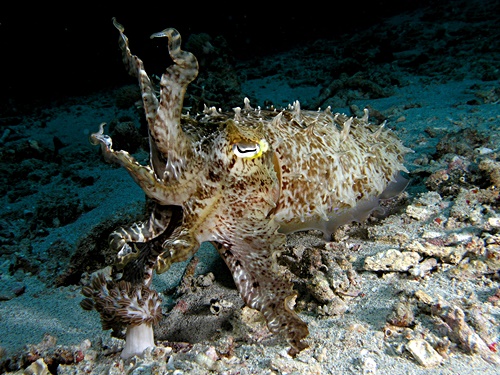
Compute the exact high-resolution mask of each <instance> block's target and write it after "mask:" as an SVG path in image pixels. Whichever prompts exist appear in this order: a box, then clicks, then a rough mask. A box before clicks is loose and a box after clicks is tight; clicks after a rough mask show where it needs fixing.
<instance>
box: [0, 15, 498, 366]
mask: <svg viewBox="0 0 500 375" xmlns="http://www.w3.org/2000/svg"><path fill="white" fill-rule="evenodd" d="M474 9H475V10H474V11H476V12H478V13H479V15H481V12H484V13H485V14H487V13H488V9H479V8H478V9H476V8H474ZM469 11H471V12H472V10H470V9H469ZM419 12H420V13H419ZM429 13H432V12H431V11H430V10H429V9H423V10H419V11H416V12H415V13H411V14H406V15H399V16H397V17H394V18H391V19H387V20H385V21H384V22H383V23H382V24H380V25H377V26H375V27H373V28H371V29H369V30H365V31H362V32H360V33H359V34H357V35H352V36H351V38H352V41H351V43H354V44H356V43H357V44H358V45H360V47H359V48H360V49H362V50H363V51H364V53H365V55H363V56H361V57H359V56H358V58H359V59H363V58H364V59H366V60H369V58H370V53H371V52H370V51H369V49H368V48H367V47H364V46H363V45H362V42H361V41H363V40H367V39H368V40H370V38H376V37H377V35H381V34H383V33H384V32H387V30H388V29H391V30H396V32H397V31H398V30H403V29H404V30H406V31H407V35H406V36H404V35H403V33H401V34H400V35H401V36H400V38H401V40H400V43H401V50H399V51H397V52H395V53H394V59H395V60H396V62H393V63H391V64H389V63H387V62H380V63H372V64H370V65H369V66H368V67H365V71H364V74H359V75H354V76H343V77H340V78H339V79H336V80H332V82H331V83H328V82H327V83H325V82H320V81H318V80H315V77H317V76H320V75H321V69H323V67H322V64H323V65H328V63H329V61H328V59H329V57H328V56H329V54H330V55H331V52H332V50H331V49H330V48H332V49H333V48H337V49H338V48H343V47H344V44H341V43H340V42H339V41H318V42H317V43H316V44H315V45H313V46H308V47H307V48H306V47H297V48H296V49H292V50H290V51H287V52H283V53H280V54H278V55H273V56H268V57H267V58H266V59H264V61H260V62H258V63H257V62H256V61H246V62H241V63H239V64H236V67H235V69H236V70H237V71H238V72H239V73H238V74H241V75H242V76H243V75H244V76H246V77H247V79H246V80H244V81H243V83H242V84H241V92H242V93H243V94H244V95H247V96H249V97H250V98H251V100H253V101H255V105H262V106H264V105H265V104H266V103H273V104H274V105H275V106H283V105H286V104H287V103H291V102H293V101H294V100H295V99H299V100H300V101H301V105H302V107H303V108H309V109H314V108H318V107H322V108H324V107H326V106H327V105H330V106H331V107H332V110H333V111H334V112H344V113H347V114H350V115H360V114H361V113H362V109H363V108H365V107H369V108H370V114H371V116H372V117H373V121H374V122H382V121H383V120H387V126H388V127H389V128H390V129H392V131H394V132H395V133H396V134H397V135H398V136H399V137H400V139H401V140H402V141H403V143H404V144H405V145H406V146H408V147H410V148H412V149H413V151H414V153H412V154H410V155H408V157H407V165H408V169H409V171H410V173H409V178H410V184H409V186H408V188H407V190H406V191H405V192H404V193H403V194H401V195H400V196H399V197H398V198H395V199H393V200H391V201H389V202H386V203H385V204H386V207H385V211H386V212H385V215H384V216H383V217H377V218H371V219H370V220H368V221H367V222H365V223H359V224H358V223H356V224H352V225H348V226H345V227H343V228H341V229H339V230H338V231H337V233H336V234H335V236H334V239H333V241H331V242H325V241H324V240H323V239H322V236H321V234H320V233H317V232H314V231H312V232H304V233H295V234H292V235H289V238H288V242H287V245H286V249H285V251H284V253H283V254H282V255H281V257H280V260H279V261H280V265H281V270H282V271H283V272H284V273H286V274H288V276H289V277H291V279H292V280H293V281H294V284H295V285H296V288H297V290H298V292H299V296H298V297H297V301H296V310H297V311H298V312H299V314H300V316H301V318H302V319H303V320H304V321H306V322H307V323H308V325H309V330H310V335H309V337H308V339H307V342H308V344H309V345H310V348H309V349H306V350H304V351H303V352H301V353H300V354H299V355H298V356H297V357H296V358H292V357H290V356H289V355H288V354H287V350H288V346H287V343H286V342H284V341H283V340H282V339H281V338H280V337H276V336H272V335H270V334H269V332H268V331H267V328H266V327H265V324H264V323H263V320H262V318H261V317H260V316H259V314H258V313H256V312H255V311H253V310H251V309H249V308H247V307H244V305H243V303H242V301H241V299H240V297H239V296H238V294H237V292H236V289H235V287H234V285H233V284H232V282H231V280H230V275H229V272H228V270H227V269H226V268H225V265H224V263H223V262H222V261H221V260H220V259H219V256H218V255H217V253H216V251H215V250H214V249H213V248H212V247H211V246H210V245H208V244H204V245H203V246H202V248H201V249H200V251H199V252H198V253H197V254H196V258H195V259H194V260H192V261H191V263H189V264H188V262H184V263H179V264H175V265H174V266H173V267H172V269H171V270H169V271H168V272H167V273H165V274H162V275H155V278H154V281H153V285H154V288H155V289H156V290H157V291H158V292H159V293H160V294H161V296H162V297H163V304H164V315H165V316H164V318H163V320H162V322H161V324H160V326H159V327H156V328H155V333H156V338H157V341H158V342H157V344H158V345H157V347H156V348H153V349H152V350H150V351H148V352H147V353H145V356H144V358H137V357H134V358H132V359H130V360H126V361H124V360H122V359H120V356H119V354H120V351H121V348H122V347H123V340H121V339H118V338H114V337H111V335H110V332H109V331H102V328H101V324H100V321H99V316H98V314H97V313H96V312H88V311H84V310H83V309H82V308H81V307H80V305H79V302H80V301H81V300H82V298H83V296H82V295H81V285H82V284H84V283H85V282H86V281H87V280H88V277H89V273H91V272H93V271H95V270H96V269H97V268H98V266H99V265H101V266H102V267H104V265H105V264H109V262H110V260H111V257H112V255H110V254H106V253H104V254H100V255H96V254H99V249H100V248H103V247H105V239H106V237H107V235H108V234H109V232H110V231H111V230H113V229H114V228H115V227H116V226H119V225H124V224H126V223H130V222H132V221H134V220H136V219H137V218H139V217H140V215H141V214H142V210H143V205H144V197H143V193H142V191H141V190H140V189H139V188H138V187H137V186H136V185H135V184H134V183H133V181H132V180H131V179H130V177H129V176H128V175H127V174H126V172H125V171H123V170H121V169H118V168H116V167H114V166H111V165H109V164H106V163H104V162H103V160H102V159H101V157H100V154H99V152H98V150H97V148H96V147H94V146H92V145H90V143H89V142H88V136H89V134H90V133H91V132H95V131H96V130H97V128H98V125H99V123H100V122H102V121H105V122H108V123H110V124H114V126H115V127H117V126H119V125H120V124H121V123H124V122H126V121H125V120H123V119H132V123H133V122H134V121H135V122H136V123H138V121H139V120H138V119H139V116H140V115H139V113H140V112H139V111H137V110H136V108H135V107H134V105H132V106H129V107H125V108H124V106H122V105H120V106H118V105H117V99H116V98H117V97H119V96H120V95H122V96H123V95H125V94H124V92H125V91H126V90H129V88H123V89H118V90H116V91H109V92H100V93H97V94H95V95H90V96H86V97H79V98H68V100H67V101H66V102H62V103H57V104H54V106H52V107H47V108H44V109H43V110H37V111H35V112H34V113H33V114H32V115H29V116H25V117H22V118H20V119H19V120H16V122H15V123H14V122H11V123H10V124H7V126H4V127H3V129H4V132H3V135H1V144H0V147H1V148H2V149H1V153H2V162H3V166H2V170H3V171H4V172H5V170H8V172H5V173H4V174H6V176H7V177H6V178H8V183H7V182H6V184H7V187H6V188H5V189H6V190H5V191H4V193H5V194H4V197H3V198H2V199H3V202H2V205H1V206H2V208H1V210H0V215H1V216H0V230H1V232H0V240H1V245H2V254H1V257H0V271H1V281H2V286H1V290H0V298H1V302H0V332H1V333H2V334H1V336H0V347H1V357H0V363H1V366H2V367H0V370H2V371H5V372H6V373H9V374H10V373H16V374H17V373H19V374H22V373H35V374H43V373H46V371H49V370H50V371H51V372H52V373H54V374H56V373H57V374H89V373H92V374H125V373H126V374H167V373H168V374H209V373H218V374H337V373H354V374H382V375H385V374H431V373H432V374H436V373H439V374H462V375H467V374H478V373H481V374H484V375H488V374H498V373H499V371H500V370H499V369H500V356H499V355H498V353H497V343H498V339H499V335H500V330H499V319H500V277H499V272H500V211H499V210H500V208H499V204H500V199H499V194H500V190H499V189H500V156H499V155H500V110H499V106H498V103H499V100H500V85H499V79H498V78H499V77H498V61H500V52H499V48H498V47H499V44H498V40H499V38H498V36H499V33H498V31H499V29H498V25H495V24H494V21H491V22H488V19H487V18H481V17H471V18H470V19H471V21H469V22H467V20H468V19H466V18H460V16H459V15H457V14H455V16H454V17H452V16H450V18H449V19H441V23H440V25H441V26H442V27H443V28H444V29H445V30H446V32H445V33H444V34H441V33H442V32H439V31H436V33H440V34H439V35H440V36H441V39H440V40H439V41H438V42H436V41H435V35H434V34H433V31H432V28H431V27H430V26H432V25H435V23H433V22H431V23H429V21H425V20H426V19H429V17H430V16H431V15H430V14H429ZM464 14H465V12H464ZM463 17H465V16H463ZM479 19H480V20H479ZM423 26H426V27H423ZM486 27H489V30H490V31H489V33H488V38H490V39H489V40H488V39H487V37H486V36H485V37H483V40H482V42H481V43H484V45H489V46H493V47H491V49H490V50H489V51H486V52H484V54H482V55H481V54H480V53H479V52H478V51H481V48H480V46H476V47H477V48H475V49H474V48H468V47H470V46H471V45H475V43H476V42H475V41H474V39H473V38H472V36H471V35H472V34H474V33H475V30H476V29H475V28H481V29H484V28H486ZM408 30H411V31H413V34H412V33H410V32H409V31H408ZM405 38H408V40H407V39H405ZM411 38H414V39H411ZM405 41H407V43H408V45H411V46H412V47H413V48H410V47H409V46H408V45H406V49H405V48H403V47H404V46H405V44H404V43H405ZM417 41H418V42H417ZM452 41H454V42H455V44H452V43H451V42H452ZM343 43H346V42H345V41H344V42H343ZM436 43H437V44H443V45H446V48H445V47H444V46H440V45H436ZM333 45H335V47H333ZM367 45H369V43H367ZM431 45H432V46H431ZM320 46H321V48H320ZM495 46H496V49H495V48H494V47H495ZM440 48H441V52H439V51H440ZM453 48H454V49H455V50H457V51H461V52H462V53H461V54H460V55H459V56H460V60H461V61H460V63H459V64H457V63H456V59H457V58H458V57H457V56H458V55H457V54H455V53H453ZM443 51H447V52H446V53H444V52H443ZM322 53H323V54H324V55H322ZM373 53H375V52H373ZM313 55H314V56H313ZM423 55H425V56H426V59H425V61H424V60H422V61H420V60H419V59H420V58H421V56H423ZM311 59H314V60H315V61H321V59H323V62H322V63H318V65H314V66H313V65H311V61H312V60H311ZM346 59H347V57H346ZM335 60H338V58H337V57H336V58H335ZM478 61H481V63H480V64H479V63H478ZM495 62H496V65H495ZM332 64H341V62H339V61H337V62H335V63H332ZM273 65H274V66H279V67H280V68H279V69H277V68H276V69H273V68H272V67H273ZM303 66H308V67H311V66H313V67H312V68H309V69H303ZM315 69H317V71H315ZM495 69H497V70H496V72H497V73H496V74H497V76H495V75H494V74H495V73H494V72H495ZM292 77H293V78H292ZM368 82H369V83H370V84H368ZM118 91H119V95H118ZM188 94H189V93H188ZM67 124H71V126H67ZM125 134H128V133H125ZM135 155H136V157H137V158H138V159H139V160H141V161H142V162H145V161H147V157H148V154H147V152H146V151H144V150H143V149H142V148H141V145H140V144H139V145H137V150H136V154H135ZM9 163H10V164H9ZM26 180H27V181H29V183H25V181H26ZM186 267H187V268H188V269H195V272H192V273H190V272H185V269H186ZM194 267H195V268H194ZM181 280H182V281H183V285H190V288H188V289H183V290H182V291H180V290H179V287H178V285H179V283H180V281H181ZM28 366H29V369H31V370H23V369H24V368H26V367H28ZM23 371H25V372H23ZM26 371H28V372H26ZM29 371H32V372H29ZM44 371H45V372H44Z"/></svg>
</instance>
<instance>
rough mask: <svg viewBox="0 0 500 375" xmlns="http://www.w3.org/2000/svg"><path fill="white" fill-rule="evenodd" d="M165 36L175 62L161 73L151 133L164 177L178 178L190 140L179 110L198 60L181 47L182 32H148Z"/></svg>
mask: <svg viewBox="0 0 500 375" xmlns="http://www.w3.org/2000/svg"><path fill="white" fill-rule="evenodd" d="M159 37H167V38H168V51H169V54H170V57H171V58H172V60H173V61H174V65H171V66H170V67H168V68H167V71H166V72H165V73H164V74H163V75H162V77H161V81H160V86H161V91H160V106H159V108H158V111H157V116H156V120H155V124H154V126H153V127H152V128H151V129H150V132H151V136H152V137H153V139H154V140H155V142H156V143H157V145H158V150H159V151H160V152H161V153H162V155H163V156H164V157H165V158H166V160H167V165H166V170H165V174H164V176H162V177H163V179H164V180H167V181H168V180H170V179H177V178H178V177H179V175H180V172H181V171H182V169H183V166H184V163H185V161H186V160H188V159H189V158H190V157H191V152H192V149H191V141H190V140H189V139H188V137H187V136H186V134H185V133H184V132H183V130H182V128H181V112H182V106H183V103H184V95H185V93H186V89H187V86H188V85H189V83H191V82H192V81H193V80H194V79H195V78H196V76H197V75H198V61H197V60H196V57H195V56H194V55H193V54H192V53H190V52H187V51H183V50H181V48H180V46H181V35H180V34H179V32H178V31H177V30H175V29H173V28H168V29H165V30H163V31H161V32H159V33H155V34H153V35H151V38H159Z"/></svg>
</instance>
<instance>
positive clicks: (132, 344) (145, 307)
mask: <svg viewBox="0 0 500 375" xmlns="http://www.w3.org/2000/svg"><path fill="white" fill-rule="evenodd" d="M82 293H83V295H84V296H85V297H87V298H85V299H84V300H83V301H82V302H81V304H80V305H81V306H82V307H83V308H84V309H85V310H93V309H95V310H97V311H98V312H99V314H100V315H101V322H102V328H103V329H104V330H106V329H113V331H119V330H122V329H123V328H125V327H126V329H127V331H126V336H125V347H124V348H123V351H122V354H121V357H122V358H124V359H126V358H130V357H132V356H134V355H138V356H140V355H142V354H143V352H144V350H146V349H147V348H148V347H151V346H155V343H154V332H153V325H154V324H156V323H158V321H159V320H160V318H161V299H160V297H159V295H158V293H156V292H155V291H154V290H152V289H150V288H149V287H148V286H146V285H143V284H139V285H134V284H131V283H130V282H128V281H123V280H122V281H118V282H115V281H113V280H110V279H107V278H106V276H105V275H104V274H103V273H99V274H97V276H95V277H94V278H93V279H92V282H91V284H90V286H86V287H84V288H83V290H82Z"/></svg>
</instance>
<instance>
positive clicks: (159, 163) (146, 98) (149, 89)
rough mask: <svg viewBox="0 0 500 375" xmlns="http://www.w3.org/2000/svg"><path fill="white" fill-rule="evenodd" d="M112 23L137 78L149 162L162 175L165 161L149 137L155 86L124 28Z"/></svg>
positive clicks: (114, 22) (129, 67)
mask: <svg viewBox="0 0 500 375" xmlns="http://www.w3.org/2000/svg"><path fill="white" fill-rule="evenodd" d="M113 25H114V26H115V27H116V29H117V30H118V31H119V32H120V39H119V40H118V44H119V45H120V49H121V50H122V59H123V63H124V64H125V66H126V68H127V71H128V73H129V74H130V75H131V76H133V77H136V78H137V79H138V80H139V87H140V90H141V96H142V104H143V106H144V112H145V114H146V120H147V122H148V129H149V131H148V134H149V150H150V164H151V167H152V168H153V169H154V171H155V173H156V175H157V176H163V174H164V173H165V162H164V160H163V158H162V157H161V156H160V153H159V151H158V146H157V145H156V142H155V141H154V140H153V139H152V138H151V129H153V128H154V124H155V118H156V112H157V110H158V99H157V98H156V94H155V88H154V86H153V84H152V82H151V80H150V79H149V76H148V75H147V73H146V70H145V69H144V63H143V62H142V60H141V59H140V58H139V57H137V56H136V55H132V53H131V51H130V48H129V43H128V38H127V37H126V36H125V34H124V33H123V32H124V31H125V28H124V27H123V26H122V25H121V24H119V23H118V22H117V21H116V19H115V18H114V17H113Z"/></svg>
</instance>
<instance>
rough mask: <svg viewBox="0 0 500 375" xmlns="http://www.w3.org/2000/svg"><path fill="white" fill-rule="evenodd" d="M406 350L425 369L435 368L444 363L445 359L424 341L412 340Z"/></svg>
mask: <svg viewBox="0 0 500 375" xmlns="http://www.w3.org/2000/svg"><path fill="white" fill-rule="evenodd" d="M406 348H407V349H408V351H409V352H410V353H411V354H412V355H413V357H414V358H415V359H416V360H417V361H418V363H420V364H421V365H422V366H424V367H434V366H437V365H439V364H440V363H441V362H442V361H443V357H442V356H441V355H440V354H439V353H438V352H437V351H436V350H434V348H433V347H432V346H431V345H430V344H429V343H428V342H427V341H425V340H424V339H413V340H410V341H408V343H407V344H406Z"/></svg>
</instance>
